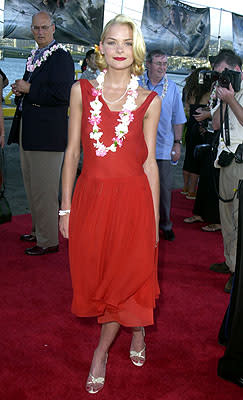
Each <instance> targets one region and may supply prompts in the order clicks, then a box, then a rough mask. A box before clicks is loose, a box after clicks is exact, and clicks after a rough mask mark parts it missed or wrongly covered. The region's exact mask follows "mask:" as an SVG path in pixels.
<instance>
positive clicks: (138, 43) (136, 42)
mask: <svg viewBox="0 0 243 400" xmlns="http://www.w3.org/2000/svg"><path fill="white" fill-rule="evenodd" d="M115 24H122V25H128V26H130V28H131V29H132V35H133V56H134V61H133V63H132V66H131V72H132V73H133V74H134V75H142V74H143V73H144V59H145V54H146V47H145V43H144V39H143V35H142V32H141V30H140V28H139V27H138V26H137V25H136V24H135V22H134V21H133V20H132V19H131V18H130V17H127V16H126V15H123V14H118V15H116V17H114V18H113V19H111V20H110V21H109V22H108V23H107V24H106V26H105V27H104V30H103V32H102V34H101V38H100V41H101V42H102V43H104V40H105V37H106V34H107V31H108V29H109V28H110V27H111V26H112V25H115ZM96 64H97V66H98V68H99V69H100V70H101V71H103V70H104V69H105V68H107V63H106V60H105V57H104V55H103V54H101V52H100V50H96Z"/></svg>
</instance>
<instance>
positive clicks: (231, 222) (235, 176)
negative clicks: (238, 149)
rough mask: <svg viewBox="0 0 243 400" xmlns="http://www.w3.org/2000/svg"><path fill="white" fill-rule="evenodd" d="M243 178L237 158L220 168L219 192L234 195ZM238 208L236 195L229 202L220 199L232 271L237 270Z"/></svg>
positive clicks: (224, 235) (227, 196) (227, 259)
mask: <svg viewBox="0 0 243 400" xmlns="http://www.w3.org/2000/svg"><path fill="white" fill-rule="evenodd" d="M240 179H243V164H237V163H236V162H235V160H233V161H232V163H231V164H230V165H229V166H228V167H223V168H221V169H220V176H219V193H220V196H221V197H222V198H224V199H229V198H231V197H233V195H234V193H235V189H237V188H238V184H239V180H240ZM238 208H239V200H238V198H237V196H235V198H234V200H233V201H232V202H229V203H224V202H222V201H221V200H220V201H219V212H220V220H221V227H222V235H223V241H224V256H225V262H226V264H227V265H228V267H229V269H230V271H231V272H234V271H235V264H236V252H237V234H238Z"/></svg>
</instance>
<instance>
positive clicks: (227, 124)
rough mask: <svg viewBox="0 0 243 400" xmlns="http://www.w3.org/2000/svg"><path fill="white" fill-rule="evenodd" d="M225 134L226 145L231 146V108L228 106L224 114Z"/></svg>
mask: <svg viewBox="0 0 243 400" xmlns="http://www.w3.org/2000/svg"><path fill="white" fill-rule="evenodd" d="M224 132H225V144H226V146H230V132H229V106H228V104H226V109H225V114H224Z"/></svg>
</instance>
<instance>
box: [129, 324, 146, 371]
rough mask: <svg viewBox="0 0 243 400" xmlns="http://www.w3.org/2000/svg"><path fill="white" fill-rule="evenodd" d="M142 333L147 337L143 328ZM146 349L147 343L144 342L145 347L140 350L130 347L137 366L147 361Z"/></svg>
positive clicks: (132, 358) (132, 359) (131, 355)
mask: <svg viewBox="0 0 243 400" xmlns="http://www.w3.org/2000/svg"><path fill="white" fill-rule="evenodd" d="M142 334H143V337H145V330H144V328H142ZM145 350H146V344H144V347H143V349H142V350H140V351H135V350H131V349H130V359H131V361H132V363H133V364H134V365H136V367H142V366H143V365H144V363H145V361H146V357H145Z"/></svg>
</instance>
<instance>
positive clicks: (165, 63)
mask: <svg viewBox="0 0 243 400" xmlns="http://www.w3.org/2000/svg"><path fill="white" fill-rule="evenodd" d="M152 64H154V65H157V67H167V64H168V63H167V62H159V61H156V62H154V61H153V62H152Z"/></svg>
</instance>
